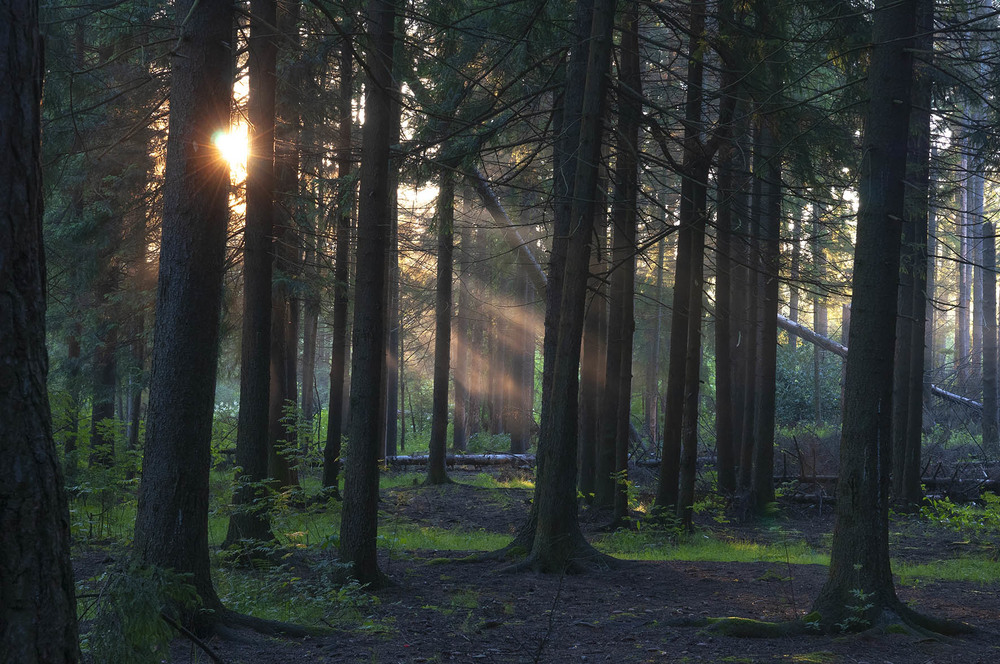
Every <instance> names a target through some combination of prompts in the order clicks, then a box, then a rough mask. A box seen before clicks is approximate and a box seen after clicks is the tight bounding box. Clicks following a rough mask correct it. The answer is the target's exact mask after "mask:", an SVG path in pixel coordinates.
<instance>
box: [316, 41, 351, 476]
mask: <svg viewBox="0 0 1000 664" xmlns="http://www.w3.org/2000/svg"><path fill="white" fill-rule="evenodd" d="M351 23H353V21H352V22H349V23H348V24H347V25H345V29H347V32H345V34H344V36H342V37H341V44H340V71H339V74H340V90H339V94H338V99H337V114H338V116H339V117H338V121H339V122H340V127H339V128H338V130H337V203H336V206H335V211H334V212H333V214H335V215H336V219H337V221H336V232H337V237H336V240H337V249H336V256H335V263H334V272H333V281H334V286H333V340H332V344H331V350H330V406H329V408H328V412H329V415H328V417H327V429H326V446H325V447H324V450H323V488H324V489H325V490H326V491H329V492H331V493H333V494H334V495H339V493H340V489H339V487H338V482H339V474H340V473H339V471H340V465H341V458H340V457H341V447H342V445H341V441H342V438H343V431H344V383H345V381H346V378H347V305H348V292H349V291H348V286H349V283H348V282H349V280H350V275H351V210H352V209H353V205H352V201H353V198H354V182H353V181H352V179H351V169H352V164H353V158H352V156H351V134H352V122H353V121H352V119H351V100H352V98H353V87H354V84H353V67H354V61H353V59H352V53H353V50H354V48H353V46H352V44H351V40H350V38H349V37H348V36H347V35H348V34H350V32H349V30H350V25H351Z"/></svg>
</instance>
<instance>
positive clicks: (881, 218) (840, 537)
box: [813, 0, 917, 631]
mask: <svg viewBox="0 0 1000 664" xmlns="http://www.w3.org/2000/svg"><path fill="white" fill-rule="evenodd" d="M916 9H917V0H903V1H902V2H889V1H888V0H878V1H877V2H876V4H875V12H874V31H873V44H874V46H873V49H872V55H871V64H870V69H869V75H868V91H869V94H870V99H869V105H868V113H867V123H866V126H865V131H864V138H863V153H862V154H863V155H864V156H863V160H862V166H861V175H860V186H859V187H858V193H859V200H860V207H859V211H858V237H857V244H856V247H855V256H854V281H853V295H852V298H851V316H852V321H851V332H850V347H851V349H852V350H851V353H850V355H849V356H848V359H847V378H846V383H845V400H844V415H843V425H842V433H841V447H840V482H839V483H838V488H837V506H836V521H835V524H834V531H833V545H832V550H831V557H830V569H829V576H828V578H827V581H826V583H825V584H824V586H823V588H822V589H821V590H820V593H819V595H818V597H817V598H816V601H815V603H814V605H813V609H814V610H815V611H816V612H818V613H819V615H820V624H821V626H822V627H823V628H824V629H825V630H827V631H835V630H838V629H844V628H847V629H851V630H856V629H864V628H865V627H867V626H869V625H872V624H875V623H876V622H877V621H878V620H879V618H880V616H881V615H882V613H883V611H886V610H889V611H893V612H895V613H897V614H900V615H902V614H903V613H909V612H910V610H908V609H906V608H905V607H904V606H903V605H902V604H901V603H900V602H899V600H898V599H897V598H896V592H895V589H894V587H893V580H892V571H891V569H890V565H889V536H888V535H889V529H888V528H889V522H888V518H889V503H888V485H889V469H890V465H891V464H890V463H889V461H890V459H891V456H890V455H891V449H890V447H889V445H890V435H889V434H890V425H891V412H892V408H891V406H892V364H893V343H894V334H895V321H896V313H897V284H898V281H899V255H900V238H901V233H900V226H901V220H902V218H903V214H904V209H903V191H904V180H905V176H906V151H905V150H904V149H901V146H905V145H906V142H907V135H908V132H909V115H910V90H911V83H912V79H913V65H912V52H913V46H914V43H913V35H914V34H915V31H916V14H917V11H916ZM857 593H862V597H861V598H859V597H857ZM858 606H860V607H861V608H860V609H858V608H855V609H852V608H851V607H858ZM849 618H850V619H851V620H849Z"/></svg>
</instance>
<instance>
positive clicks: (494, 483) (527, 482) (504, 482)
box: [466, 473, 535, 489]
mask: <svg viewBox="0 0 1000 664" xmlns="http://www.w3.org/2000/svg"><path fill="white" fill-rule="evenodd" d="M466 484H469V485H471V486H478V487H480V488H482V489H534V488H535V482H534V480H531V479H528V478H526V477H509V478H506V479H500V478H498V477H496V476H495V475H491V474H490V473H479V474H478V475H476V476H475V477H473V478H472V480H471V481H467V482H466Z"/></svg>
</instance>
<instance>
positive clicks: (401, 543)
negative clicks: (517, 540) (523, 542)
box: [378, 523, 511, 551]
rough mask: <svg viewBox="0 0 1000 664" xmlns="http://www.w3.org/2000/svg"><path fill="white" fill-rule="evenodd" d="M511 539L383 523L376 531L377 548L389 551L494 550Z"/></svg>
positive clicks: (496, 535)
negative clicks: (377, 535) (377, 533)
mask: <svg viewBox="0 0 1000 664" xmlns="http://www.w3.org/2000/svg"><path fill="white" fill-rule="evenodd" d="M510 540H511V536H510V535H504V534H501V533H491V532H488V531H485V530H459V529H450V530H445V529H444V528H433V527H430V526H416V525H413V524H409V523H399V524H392V523H390V524H386V525H385V526H383V527H380V528H379V544H378V545H379V548H387V549H389V550H390V551H414V550H417V549H431V550H435V551H494V550H496V549H499V548H501V547H504V546H506V545H507V544H509V543H510Z"/></svg>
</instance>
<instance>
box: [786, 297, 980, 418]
mask: <svg viewBox="0 0 1000 664" xmlns="http://www.w3.org/2000/svg"><path fill="white" fill-rule="evenodd" d="M778 327H780V328H781V329H783V330H786V331H788V332H790V333H791V334H794V335H795V336H797V337H801V338H803V339H805V340H806V341H808V342H809V343H811V344H814V345H816V346H819V347H820V348H822V349H823V350H827V351H830V352H831V353H833V354H834V355H839V356H840V357H842V358H844V359H845V360H846V359H847V346H844V345H843V344H839V343H837V342H836V341H834V340H833V339H830V338H828V337H824V336H822V335H820V334H816V333H815V332H813V331H812V330H810V329H809V328H808V327H806V326H805V325H802V324H801V323H797V322H795V321H793V320H792V319H790V318H785V317H784V316H782V315H781V314H778ZM931 394H933V395H934V396H936V397H939V398H941V399H944V400H946V401H951V402H952V403H957V404H959V405H962V406H966V407H968V408H972V409H973V410H978V411H980V412H982V410H983V404H981V403H979V402H978V401H973V400H972V399H967V398H966V397H963V396H960V395H958V394H955V393H953V392H949V391H947V390H945V389H943V388H940V387H938V386H937V385H931Z"/></svg>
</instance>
